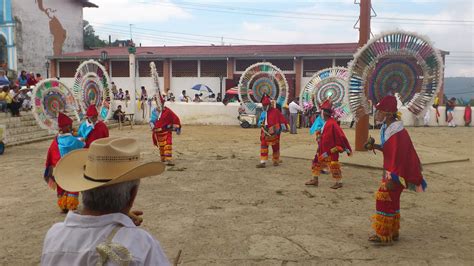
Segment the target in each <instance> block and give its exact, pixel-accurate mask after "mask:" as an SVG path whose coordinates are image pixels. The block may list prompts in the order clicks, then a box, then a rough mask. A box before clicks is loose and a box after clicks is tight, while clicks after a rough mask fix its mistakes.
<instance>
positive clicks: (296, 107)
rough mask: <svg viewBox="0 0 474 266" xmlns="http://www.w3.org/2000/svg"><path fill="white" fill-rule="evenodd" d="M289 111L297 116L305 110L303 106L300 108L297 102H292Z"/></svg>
mask: <svg viewBox="0 0 474 266" xmlns="http://www.w3.org/2000/svg"><path fill="white" fill-rule="evenodd" d="M288 109H289V111H290V114H297V113H298V111H301V112H302V111H303V108H301V106H299V105H298V104H297V103H295V102H291V103H290V104H289V105H288Z"/></svg>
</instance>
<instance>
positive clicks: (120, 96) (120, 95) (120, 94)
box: [115, 88, 125, 100]
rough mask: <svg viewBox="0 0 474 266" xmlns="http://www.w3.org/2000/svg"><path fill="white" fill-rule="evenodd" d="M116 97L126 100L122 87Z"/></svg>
mask: <svg viewBox="0 0 474 266" xmlns="http://www.w3.org/2000/svg"><path fill="white" fill-rule="evenodd" d="M115 99H116V100H124V99H125V95H124V94H123V90H122V88H120V89H119V90H118V93H117V95H116V96H115Z"/></svg>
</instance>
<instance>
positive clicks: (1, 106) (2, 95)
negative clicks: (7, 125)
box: [0, 86, 8, 113]
mask: <svg viewBox="0 0 474 266" xmlns="http://www.w3.org/2000/svg"><path fill="white" fill-rule="evenodd" d="M7 96H8V86H4V87H2V89H1V90H0V112H3V113H5V112H6V111H7Z"/></svg>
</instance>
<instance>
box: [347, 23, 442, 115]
mask: <svg viewBox="0 0 474 266" xmlns="http://www.w3.org/2000/svg"><path fill="white" fill-rule="evenodd" d="M349 72H350V74H349V76H350V80H349V102H350V107H351V110H352V112H353V113H354V114H356V116H357V117H359V116H362V115H365V114H368V112H369V109H368V108H369V107H368V99H370V100H371V101H372V103H373V104H376V103H378V102H379V101H380V100H381V99H382V98H383V97H384V96H386V95H388V94H398V95H399V98H400V100H401V101H402V103H403V104H404V105H406V106H407V108H408V110H410V111H411V112H412V113H414V114H419V113H420V112H421V111H423V109H424V108H425V107H426V106H427V105H428V103H429V102H430V101H431V99H432V97H433V96H434V94H435V93H436V92H437V91H438V89H439V88H440V86H441V81H442V77H443V60H442V58H441V55H440V52H439V51H438V50H437V49H435V48H434V47H433V46H432V45H431V43H430V42H429V40H427V38H424V37H421V36H419V35H417V34H415V33H410V32H404V31H396V32H390V33H385V34H382V35H379V36H376V37H375V38H373V39H371V40H370V41H369V42H368V43H367V44H366V45H364V46H363V47H362V48H361V49H360V50H359V51H358V52H357V53H356V54H355V55H354V60H353V61H351V62H350V63H349ZM366 95H367V96H368V99H367V97H366Z"/></svg>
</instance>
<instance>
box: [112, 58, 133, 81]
mask: <svg viewBox="0 0 474 266" xmlns="http://www.w3.org/2000/svg"><path fill="white" fill-rule="evenodd" d="M111 65H112V73H111V75H112V77H115V78H124V77H125V78H126V77H129V76H130V65H129V64H128V61H111Z"/></svg>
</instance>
